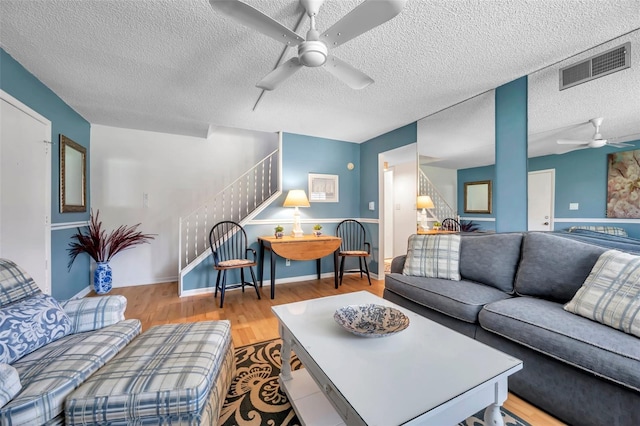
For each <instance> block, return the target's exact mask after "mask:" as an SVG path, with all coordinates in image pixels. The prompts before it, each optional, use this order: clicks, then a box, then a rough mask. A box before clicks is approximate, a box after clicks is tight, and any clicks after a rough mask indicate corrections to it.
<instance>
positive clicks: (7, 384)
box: [0, 363, 22, 408]
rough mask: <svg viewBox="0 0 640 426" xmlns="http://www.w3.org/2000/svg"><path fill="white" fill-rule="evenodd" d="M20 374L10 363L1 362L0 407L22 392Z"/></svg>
mask: <svg viewBox="0 0 640 426" xmlns="http://www.w3.org/2000/svg"><path fill="white" fill-rule="evenodd" d="M20 389H22V385H21V384H20V376H19V375H18V370H16V369H15V368H14V367H12V366H10V365H9V364H3V363H0V408H2V407H4V406H5V405H7V402H9V401H11V400H12V399H13V397H14V396H16V395H17V394H18V392H20Z"/></svg>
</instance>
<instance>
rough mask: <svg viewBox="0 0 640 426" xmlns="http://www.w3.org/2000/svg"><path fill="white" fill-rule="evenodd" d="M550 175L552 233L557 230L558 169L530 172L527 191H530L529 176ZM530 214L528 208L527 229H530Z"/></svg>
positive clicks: (550, 223) (550, 221)
mask: <svg viewBox="0 0 640 426" xmlns="http://www.w3.org/2000/svg"><path fill="white" fill-rule="evenodd" d="M543 173H544V174H549V176H550V177H551V179H550V180H551V183H550V186H551V187H550V188H549V189H550V191H549V194H550V195H551V199H550V200H549V204H550V215H549V229H550V230H551V231H553V230H554V229H555V215H556V204H555V202H556V169H542V170H535V171H530V172H528V173H527V191H529V187H530V185H529V176H531V175H534V174H535V175H541V174H543ZM528 216H529V212H528V207H527V229H529V224H528V222H529V219H528Z"/></svg>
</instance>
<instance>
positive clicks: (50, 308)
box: [0, 293, 72, 364]
mask: <svg viewBox="0 0 640 426" xmlns="http://www.w3.org/2000/svg"><path fill="white" fill-rule="evenodd" d="M71 329H72V325H71V320H70V319H69V316H68V315H67V314H66V313H65V312H64V310H63V309H62V308H61V307H60V305H59V304H58V302H57V301H56V300H55V299H54V298H52V297H51V296H48V295H46V294H44V293H37V294H36V295H34V296H30V297H27V298H26V299H22V300H19V301H17V302H15V303H12V304H10V305H6V306H3V307H2V308H0V362H4V363H7V364H11V363H12V362H14V361H15V360H17V359H20V358H21V357H23V356H24V355H26V354H28V353H31V352H33V351H35V350H36V349H38V348H41V347H42V346H44V345H46V344H48V343H50V342H53V341H55V340H58V339H60V338H61V337H64V336H66V335H67V334H69V333H71Z"/></svg>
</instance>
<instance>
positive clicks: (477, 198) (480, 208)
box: [464, 180, 491, 214]
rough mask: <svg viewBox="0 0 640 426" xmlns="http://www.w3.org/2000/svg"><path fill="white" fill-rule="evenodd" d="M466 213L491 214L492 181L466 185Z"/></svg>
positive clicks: (467, 183)
mask: <svg viewBox="0 0 640 426" xmlns="http://www.w3.org/2000/svg"><path fill="white" fill-rule="evenodd" d="M464 212H465V213H486V214H489V213H491V181H490V180H479V181H477V182H465V183H464Z"/></svg>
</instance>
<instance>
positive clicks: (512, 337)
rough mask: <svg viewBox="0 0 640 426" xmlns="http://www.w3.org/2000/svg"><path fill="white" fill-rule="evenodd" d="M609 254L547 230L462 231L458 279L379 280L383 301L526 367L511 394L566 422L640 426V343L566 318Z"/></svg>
mask: <svg viewBox="0 0 640 426" xmlns="http://www.w3.org/2000/svg"><path fill="white" fill-rule="evenodd" d="M606 250H608V248H606V247H601V246H597V245H594V244H591V243H584V242H581V241H576V240H573V239H568V238H564V237H561V236H558V235H554V234H552V233H542V232H525V233H504V234H463V235H462V236H461V241H460V254H459V269H460V276H461V280H460V281H451V280H446V279H440V278H425V277H416V276H408V275H403V274H402V272H403V267H404V263H405V258H406V256H400V257H396V258H395V259H394V260H393V262H392V266H391V273H390V274H388V275H386V278H385V290H384V298H385V299H387V300H390V301H392V302H395V303H397V304H399V305H401V306H404V307H406V308H408V309H411V310H413V311H415V312H417V313H419V314H421V315H423V316H425V317H427V318H430V319H432V320H434V321H437V322H439V323H441V324H443V325H445V326H447V327H449V328H451V329H454V330H456V331H458V332H460V333H463V334H465V335H467V336H469V337H472V338H474V339H476V340H478V341H481V342H484V343H486V344H488V345H490V346H492V347H495V348H497V349H499V350H501V351H503V352H506V353H508V354H511V355H513V356H515V357H517V358H519V359H521V360H523V361H524V368H523V369H522V370H521V371H520V372H518V373H516V374H514V375H513V376H511V377H510V379H509V390H510V391H512V392H513V393H515V394H516V395H519V396H520V397H522V398H523V399H525V400H527V401H529V402H530V403H532V404H534V405H536V406H538V407H539V408H541V409H543V410H544V411H546V412H548V413H550V414H551V415H553V416H554V417H556V418H558V419H560V420H562V421H564V422H566V423H569V424H572V425H580V426H583V425H598V426H600V425H619V426H627V425H629V426H631V425H640V338H638V337H635V336H634V335H631V334H627V333H624V332H622V331H618V330H616V329H614V328H612V327H608V326H606V325H603V324H600V323H598V322H595V321H592V320H589V319H587V318H584V317H581V316H578V315H575V314H573V313H570V312H567V311H565V310H564V309H563V305H564V304H565V303H567V302H568V301H569V300H571V298H572V297H573V296H574V294H575V293H576V292H577V291H578V289H579V288H580V287H581V286H582V284H583V283H584V281H585V279H586V278H587V276H588V275H589V273H590V271H591V269H592V268H593V266H594V264H595V263H596V261H597V260H598V258H599V256H600V255H601V254H602V253H604V252H605V251H606Z"/></svg>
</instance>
